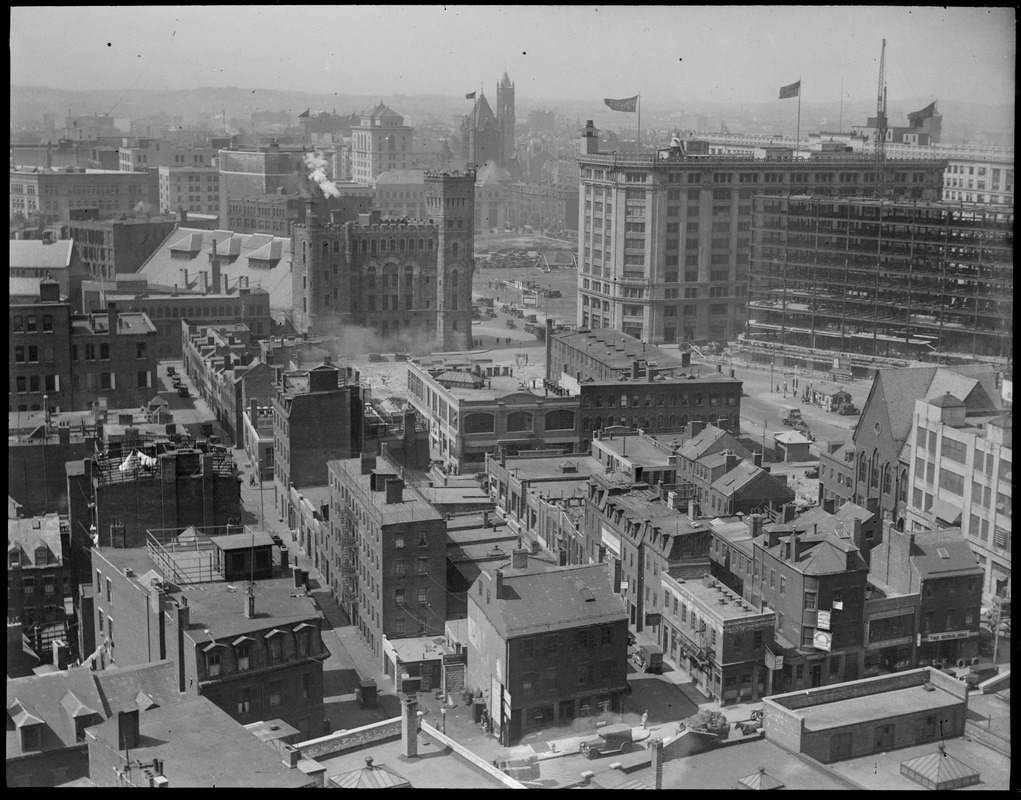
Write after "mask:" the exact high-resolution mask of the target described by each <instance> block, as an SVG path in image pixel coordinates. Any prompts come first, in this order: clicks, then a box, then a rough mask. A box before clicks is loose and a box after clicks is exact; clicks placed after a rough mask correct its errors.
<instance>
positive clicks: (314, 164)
mask: <svg viewBox="0 0 1021 800" xmlns="http://www.w3.org/2000/svg"><path fill="white" fill-rule="evenodd" d="M305 166H306V167H308V168H309V169H310V170H311V172H310V173H309V176H308V177H309V179H310V180H313V181H315V182H316V183H318V184H319V188H320V189H322V190H323V194H324V195H326V196H327V197H340V190H339V189H337V184H335V183H334V182H333V181H331V180H330V179H329V178H327V177H326V159H325V158H323V156H322V154H321V153H306V154H305Z"/></svg>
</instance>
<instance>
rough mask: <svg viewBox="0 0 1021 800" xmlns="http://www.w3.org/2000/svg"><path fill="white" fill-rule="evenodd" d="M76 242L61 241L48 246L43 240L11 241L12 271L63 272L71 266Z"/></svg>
mask: <svg viewBox="0 0 1021 800" xmlns="http://www.w3.org/2000/svg"><path fill="white" fill-rule="evenodd" d="M73 251H74V240H72V239H60V240H58V241H56V242H53V243H52V244H47V243H46V242H44V241H43V240H42V239H11V240H10V264H9V267H10V268H11V269H52V270H61V269H67V268H68V267H70V266H71V254H72V252H73Z"/></svg>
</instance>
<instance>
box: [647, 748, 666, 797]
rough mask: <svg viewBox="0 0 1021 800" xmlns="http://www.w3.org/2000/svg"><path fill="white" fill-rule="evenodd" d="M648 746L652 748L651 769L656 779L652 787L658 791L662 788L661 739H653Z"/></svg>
mask: <svg viewBox="0 0 1021 800" xmlns="http://www.w3.org/2000/svg"><path fill="white" fill-rule="evenodd" d="M649 748H650V749H651V750H652V771H653V773H654V776H655V779H656V785H655V787H654V788H655V789H656V790H657V791H660V790H662V788H663V740H662V739H653V740H652V741H651V742H649Z"/></svg>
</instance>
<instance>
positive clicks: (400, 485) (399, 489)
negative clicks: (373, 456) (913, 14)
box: [386, 478, 404, 505]
mask: <svg viewBox="0 0 1021 800" xmlns="http://www.w3.org/2000/svg"><path fill="white" fill-rule="evenodd" d="M403 502H404V481H402V480H401V479H400V478H391V479H389V480H388V481H387V482H386V504H387V505H391V504H393V503H403Z"/></svg>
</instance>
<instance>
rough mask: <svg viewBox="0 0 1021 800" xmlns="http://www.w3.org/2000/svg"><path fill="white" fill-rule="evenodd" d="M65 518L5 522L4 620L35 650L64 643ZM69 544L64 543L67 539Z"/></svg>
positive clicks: (67, 574)
mask: <svg viewBox="0 0 1021 800" xmlns="http://www.w3.org/2000/svg"><path fill="white" fill-rule="evenodd" d="M69 535H70V531H69V529H68V527H67V519H66V518H60V517H58V516H57V515H56V514H47V515H46V516H43V517H30V518H22V519H8V520H7V621H8V622H21V625H22V630H23V631H24V632H25V634H26V635H27V636H28V637H29V641H31V642H32V643H33V645H34V646H35V649H36V650H37V651H39V652H41V651H42V649H43V648H48V647H50V646H51V645H52V643H53V642H54V641H67V617H68V614H67V611H66V605H67V604H66V602H65V598H70V596H71V577H72V576H71V573H70V570H69V569H68V566H67V565H65V563H64V558H65V548H66V547H67V545H65V543H64V540H65V539H67V538H68V537H69ZM68 544H69V543H68Z"/></svg>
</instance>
